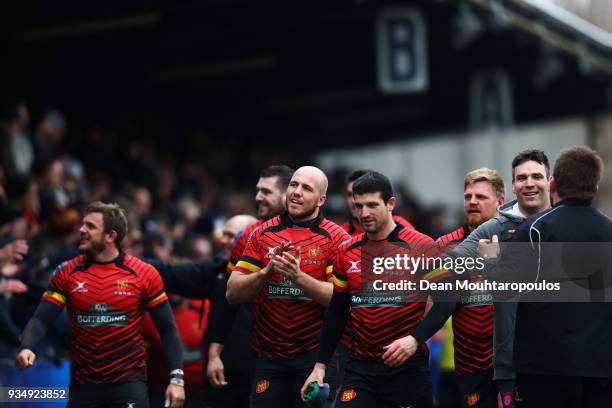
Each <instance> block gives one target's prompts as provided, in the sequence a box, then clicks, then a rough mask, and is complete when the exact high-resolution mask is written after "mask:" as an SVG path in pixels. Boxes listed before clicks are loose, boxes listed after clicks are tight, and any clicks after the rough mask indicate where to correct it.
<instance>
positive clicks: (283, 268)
mask: <svg viewBox="0 0 612 408" xmlns="http://www.w3.org/2000/svg"><path fill="white" fill-rule="evenodd" d="M293 249H295V256H294V255H292V254H291V253H290V252H289V251H292V250H293ZM300 261H301V247H295V248H294V247H293V245H292V243H291V242H285V241H283V242H281V244H280V245H279V246H277V247H276V248H274V250H273V251H272V259H270V263H269V264H268V267H269V270H268V273H270V274H272V273H273V272H278V273H279V274H281V275H282V276H284V277H285V278H286V279H287V280H289V281H291V282H293V283H297V281H299V279H300V276H301V275H302V273H303V272H302V270H301V269H300Z"/></svg>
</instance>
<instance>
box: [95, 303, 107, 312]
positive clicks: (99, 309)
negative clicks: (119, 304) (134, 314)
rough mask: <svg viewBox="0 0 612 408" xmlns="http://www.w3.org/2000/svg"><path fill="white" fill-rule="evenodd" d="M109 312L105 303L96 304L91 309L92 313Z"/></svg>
mask: <svg viewBox="0 0 612 408" xmlns="http://www.w3.org/2000/svg"><path fill="white" fill-rule="evenodd" d="M109 310H111V308H110V306H109V305H107V304H105V303H96V304H95V305H94V307H93V311H94V312H98V313H106V312H108V311H109Z"/></svg>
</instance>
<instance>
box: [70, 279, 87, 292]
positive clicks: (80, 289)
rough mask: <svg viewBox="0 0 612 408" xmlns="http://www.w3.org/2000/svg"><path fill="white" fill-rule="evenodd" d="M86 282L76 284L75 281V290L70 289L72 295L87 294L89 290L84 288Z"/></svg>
mask: <svg viewBox="0 0 612 408" xmlns="http://www.w3.org/2000/svg"><path fill="white" fill-rule="evenodd" d="M86 283H87V282H78V281H77V286H76V288H74V289H72V293H75V292H77V293H85V292H89V290H87V288H86V287H85V284H86Z"/></svg>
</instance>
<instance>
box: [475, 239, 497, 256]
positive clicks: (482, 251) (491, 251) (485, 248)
mask: <svg viewBox="0 0 612 408" xmlns="http://www.w3.org/2000/svg"><path fill="white" fill-rule="evenodd" d="M478 256H479V257H481V258H484V259H488V258H497V257H498V256H499V238H497V235H493V239H491V240H488V239H481V240H480V241H478Z"/></svg>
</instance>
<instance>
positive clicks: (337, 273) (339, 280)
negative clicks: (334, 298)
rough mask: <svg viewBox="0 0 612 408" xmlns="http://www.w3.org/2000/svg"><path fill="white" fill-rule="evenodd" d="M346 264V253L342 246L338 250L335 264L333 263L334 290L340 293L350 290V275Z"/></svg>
mask: <svg viewBox="0 0 612 408" xmlns="http://www.w3.org/2000/svg"><path fill="white" fill-rule="evenodd" d="M345 264H346V262H345V254H344V251H343V250H342V248H341V249H339V250H338V252H337V255H336V259H335V260H334V265H333V272H332V276H333V279H332V282H333V284H334V292H339V293H348V292H349V285H348V277H347V274H346V267H345Z"/></svg>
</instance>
